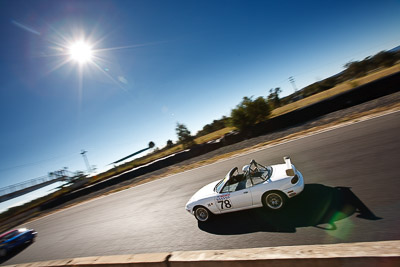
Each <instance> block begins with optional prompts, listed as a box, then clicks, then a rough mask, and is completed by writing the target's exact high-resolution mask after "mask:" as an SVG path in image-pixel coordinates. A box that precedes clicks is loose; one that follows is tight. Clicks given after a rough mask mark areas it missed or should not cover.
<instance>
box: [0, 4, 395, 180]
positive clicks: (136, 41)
mask: <svg viewBox="0 0 400 267" xmlns="http://www.w3.org/2000/svg"><path fill="white" fill-rule="evenodd" d="M399 14H400V2H399V1H393V0H392V1H391V0H384V1H315V2H313V1H238V0H232V1H222V0H216V1H215V0H213V1H211V0H209V1H208V0H202V1H194V0H185V1H153V0H143V1H134V0H132V1H100V0H99V1H61V0H60V1H9V0H2V1H0V36H1V41H0V114H1V118H2V123H1V131H0V149H1V153H0V157H1V158H0V187H4V186H7V185H10V184H14V183H18V182H22V181H25V180H29V179H32V178H35V177H39V176H42V175H46V174H47V173H48V172H50V171H54V170H57V169H60V168H63V167H68V168H69V170H71V171H76V170H85V169H86V167H85V164H84V161H83V159H82V157H81V155H80V152H81V150H82V149H85V150H87V151H88V153H87V156H88V159H89V162H90V164H92V165H96V166H97V167H98V168H100V169H101V168H103V167H104V166H106V165H107V164H109V163H111V162H113V161H115V160H117V159H119V158H122V157H124V156H126V155H129V154H131V153H133V152H135V151H137V150H140V149H142V148H144V147H146V146H147V144H148V143H149V142H150V141H154V142H155V144H156V146H158V147H163V146H165V144H166V142H167V140H168V139H171V140H173V141H175V140H176V139H177V138H176V133H175V126H176V123H177V122H180V123H184V124H185V125H187V127H188V128H189V130H190V131H191V132H192V133H193V134H195V133H196V132H197V131H198V130H200V129H201V128H202V127H203V126H204V125H205V124H207V123H210V122H212V121H213V120H214V119H219V118H221V117H222V116H224V115H229V114H230V110H231V109H232V108H234V107H235V106H236V105H237V104H238V103H239V102H240V101H241V99H242V97H243V96H255V97H257V96H266V95H267V93H268V90H269V89H270V88H275V87H281V89H282V90H283V93H282V95H287V94H289V93H292V92H293V88H292V86H291V84H290V82H289V80H288V77H290V76H293V77H294V78H295V81H296V85H297V87H298V88H302V87H304V86H306V85H308V84H311V83H313V82H315V81H318V80H320V79H323V78H326V77H329V76H330V75H333V74H335V73H337V72H340V71H342V70H343V65H344V64H345V63H347V62H349V61H351V60H362V59H363V58H365V57H366V56H369V55H373V54H375V53H377V52H379V51H382V50H388V49H391V48H393V47H395V46H398V45H399V44H400V31H399V29H400V27H399V26H400V16H399ZM82 38H84V39H85V40H86V41H87V42H88V43H90V44H91V45H93V51H94V52H93V53H94V58H93V62H92V63H87V64H84V65H79V64H78V63H76V62H73V61H68V59H69V55H67V54H66V51H67V50H66V47H67V46H68V44H72V43H74V41H77V40H79V39H82ZM63 63H65V64H63Z"/></svg>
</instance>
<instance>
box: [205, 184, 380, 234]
mask: <svg viewBox="0 0 400 267" xmlns="http://www.w3.org/2000/svg"><path fill="white" fill-rule="evenodd" d="M354 213H358V215H357V217H359V218H363V219H368V220H379V219H381V218H379V217H376V216H375V215H374V214H373V213H372V211H371V210H369V209H368V207H367V206H365V205H364V203H362V201H361V200H360V199H359V198H358V197H357V196H356V195H355V194H354V193H353V192H352V191H351V190H350V188H348V187H329V186H324V185H321V184H306V185H305V187H304V191H303V192H302V193H301V194H300V195H298V196H297V197H295V198H292V199H290V200H289V201H288V203H287V205H286V207H285V208H284V210H282V211H278V212H274V211H268V210H266V209H264V208H258V209H251V210H246V211H239V212H233V213H228V214H222V215H218V216H214V218H213V220H211V221H209V222H206V223H200V222H199V223H198V226H199V228H200V229H201V230H203V231H205V232H208V233H212V234H219V235H234V234H245V233H253V232H288V233H294V232H296V228H297V227H308V226H314V227H318V228H321V229H325V230H335V229H336V225H335V221H338V220H342V219H344V218H346V217H349V216H351V215H353V214H354Z"/></svg>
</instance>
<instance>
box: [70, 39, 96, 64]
mask: <svg viewBox="0 0 400 267" xmlns="http://www.w3.org/2000/svg"><path fill="white" fill-rule="evenodd" d="M69 55H70V59H71V60H73V61H76V62H78V63H79V64H84V63H87V62H90V61H91V60H92V56H93V50H92V47H91V46H90V44H88V43H86V42H84V41H76V42H75V43H73V44H72V45H71V46H70V47H69Z"/></svg>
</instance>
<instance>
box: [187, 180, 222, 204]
mask: <svg viewBox="0 0 400 267" xmlns="http://www.w3.org/2000/svg"><path fill="white" fill-rule="evenodd" d="M218 182H219V181H215V182H212V183H210V184H208V185H206V186H204V187H202V188H200V190H199V191H197V192H196V193H195V194H194V195H193V196H192V197H191V198H190V200H189V203H190V202H194V201H197V200H199V199H201V198H206V197H211V196H213V195H215V194H216V193H215V192H214V187H215V186H216V185H217V184H218Z"/></svg>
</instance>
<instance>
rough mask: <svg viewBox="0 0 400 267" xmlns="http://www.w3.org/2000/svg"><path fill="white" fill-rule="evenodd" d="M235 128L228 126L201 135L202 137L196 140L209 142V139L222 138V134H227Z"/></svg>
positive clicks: (199, 142) (197, 141)
mask: <svg viewBox="0 0 400 267" xmlns="http://www.w3.org/2000/svg"><path fill="white" fill-rule="evenodd" d="M233 130H235V128H234V127H226V128H223V129H221V130H218V131H215V132H212V133H209V134H206V135H204V136H200V137H198V138H196V139H195V140H194V141H195V142H196V144H203V143H207V142H208V141H212V140H216V139H218V138H221V137H222V136H224V135H225V134H227V133H229V132H231V131H233Z"/></svg>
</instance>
